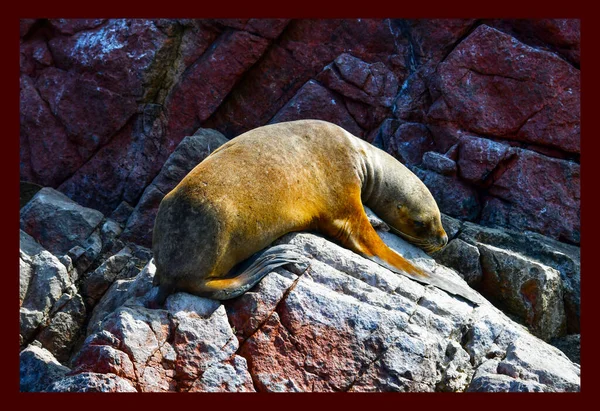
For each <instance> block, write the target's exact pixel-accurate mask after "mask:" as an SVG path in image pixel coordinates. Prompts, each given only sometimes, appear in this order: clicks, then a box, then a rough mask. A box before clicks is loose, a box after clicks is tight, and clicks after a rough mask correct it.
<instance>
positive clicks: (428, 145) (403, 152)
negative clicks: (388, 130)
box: [384, 123, 435, 166]
mask: <svg viewBox="0 0 600 411" xmlns="http://www.w3.org/2000/svg"><path fill="white" fill-rule="evenodd" d="M384 147H385V148H386V151H387V152H388V153H390V154H391V155H393V156H394V157H396V158H397V159H398V160H400V161H401V162H402V163H403V164H404V165H407V166H413V165H416V164H419V163H420V162H421V159H422V158H423V154H425V153H426V152H427V151H431V150H433V149H434V148H435V144H434V141H433V139H432V137H431V133H430V132H429V130H428V129H427V127H426V126H425V125H424V124H419V123H403V124H401V125H400V126H399V127H398V128H397V129H396V132H395V133H394V134H393V135H392V136H391V138H390V140H389V141H388V142H387V143H386V142H385V141H384Z"/></svg>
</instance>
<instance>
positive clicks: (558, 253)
mask: <svg viewBox="0 0 600 411" xmlns="http://www.w3.org/2000/svg"><path fill="white" fill-rule="evenodd" d="M459 239H462V240H464V241H465V242H467V243H469V244H471V245H475V246H477V247H479V246H480V244H488V245H491V246H493V247H495V248H500V249H503V250H508V251H509V252H513V253H517V254H519V255H521V256H523V258H524V259H527V260H531V261H534V262H537V263H539V264H541V265H543V266H544V267H549V268H552V269H555V270H557V271H558V272H559V273H560V276H561V280H562V292H563V294H564V307H565V314H566V317H567V329H568V332H569V333H579V318H580V304H581V297H580V293H581V291H580V270H581V263H580V251H579V247H575V246H572V245H568V244H564V243H560V242H558V241H555V240H552V239H550V238H547V237H544V236H541V235H539V234H536V233H527V232H525V233H520V232H515V231H509V230H499V229H493V228H488V227H483V226H480V225H476V224H472V223H468V222H466V223H464V224H463V225H462V226H461V228H460V234H459ZM488 249H489V248H488Z"/></svg>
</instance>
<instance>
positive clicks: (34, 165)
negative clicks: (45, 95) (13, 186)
mask: <svg viewBox="0 0 600 411" xmlns="http://www.w3.org/2000/svg"><path fill="white" fill-rule="evenodd" d="M20 140H21V144H20V146H21V147H20V150H21V156H20V160H21V180H28V181H35V182H38V183H39V184H41V185H43V186H51V187H56V186H57V185H58V184H60V183H61V182H62V181H63V180H64V179H65V178H67V177H68V176H69V175H71V174H72V173H73V172H75V170H77V169H78V168H79V167H80V166H81V165H82V164H83V161H84V160H83V158H82V157H81V156H80V154H79V153H78V152H77V149H76V147H75V145H74V144H73V143H72V142H71V141H70V139H69V137H68V136H67V133H66V132H65V129H64V128H63V126H62V125H61V124H60V122H59V121H58V120H57V119H56V118H55V117H54V116H53V115H52V112H51V111H50V109H49V108H48V105H47V104H46V103H45V102H44V100H42V98H41V97H40V95H39V94H38V92H37V90H36V89H35V87H34V84H33V81H32V80H31V79H30V78H29V77H28V76H21V94H20Z"/></svg>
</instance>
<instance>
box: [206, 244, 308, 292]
mask: <svg viewBox="0 0 600 411" xmlns="http://www.w3.org/2000/svg"><path fill="white" fill-rule="evenodd" d="M294 248H295V247H294V246H292V245H289V244H281V245H277V246H274V247H271V248H267V249H265V250H263V251H259V252H258V253H255V254H254V255H252V256H251V257H250V258H248V259H247V260H245V261H243V262H242V263H240V265H239V266H237V267H234V268H233V270H232V271H231V272H230V273H229V275H228V276H227V277H226V278H213V279H207V280H206V281H205V282H204V284H202V288H203V290H204V292H203V294H206V295H207V297H209V298H213V299H215V300H228V299H230V298H235V297H237V296H238V295H241V294H243V293H245V292H246V291H248V290H249V289H250V288H252V287H254V285H255V284H256V283H258V282H259V281H260V280H261V279H262V278H263V277H264V276H266V275H267V274H269V273H270V272H271V271H273V270H274V269H276V268H277V267H281V266H283V265H286V264H290V263H297V264H303V263H305V262H306V257H304V256H303V255H302V254H299V253H297V252H295V251H293V250H294Z"/></svg>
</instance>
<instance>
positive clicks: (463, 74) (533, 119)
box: [428, 25, 580, 153]
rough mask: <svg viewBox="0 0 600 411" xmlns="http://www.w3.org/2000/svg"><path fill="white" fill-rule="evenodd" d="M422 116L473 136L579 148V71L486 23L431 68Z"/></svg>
mask: <svg viewBox="0 0 600 411" xmlns="http://www.w3.org/2000/svg"><path fill="white" fill-rule="evenodd" d="M435 81H436V85H437V87H439V91H440V94H441V96H440V97H439V98H438V99H437V100H436V101H435V102H434V103H433V105H432V106H431V108H430V110H429V112H428V117H429V119H430V120H431V121H432V122H434V123H436V122H438V123H444V122H450V123H454V124H456V125H458V126H459V127H460V128H462V129H463V130H465V131H470V132H473V133H476V134H479V135H489V136H497V137H502V138H509V139H514V140H519V141H524V142H527V143H533V144H538V145H543V146H549V147H554V148H558V149H560V150H563V151H566V152H569V153H579V151H580V144H579V134H580V122H579V113H580V105H579V90H580V86H579V70H577V69H576V68H574V67H573V66H572V65H571V64H569V63H567V62H566V61H564V60H563V59H561V58H560V57H558V56H557V55H555V54H553V53H550V52H547V51H542V50H539V49H536V48H533V47H530V46H527V45H525V44H523V43H521V42H519V41H518V40H517V39H515V38H514V37H511V36H510V35H507V34H505V33H502V32H500V31H498V30H496V29H493V28H491V27H489V26H487V25H481V26H479V27H477V28H476V29H475V30H474V31H473V32H472V33H471V34H470V35H469V36H468V37H467V38H466V39H465V40H464V41H462V42H461V43H460V44H459V45H458V46H457V47H456V48H454V49H453V50H452V52H451V53H450V54H449V55H448V57H447V58H446V59H445V60H444V61H443V62H442V63H440V65H439V66H438V67H437V71H436V77H435Z"/></svg>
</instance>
